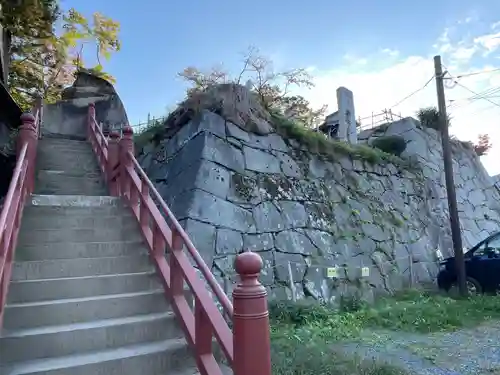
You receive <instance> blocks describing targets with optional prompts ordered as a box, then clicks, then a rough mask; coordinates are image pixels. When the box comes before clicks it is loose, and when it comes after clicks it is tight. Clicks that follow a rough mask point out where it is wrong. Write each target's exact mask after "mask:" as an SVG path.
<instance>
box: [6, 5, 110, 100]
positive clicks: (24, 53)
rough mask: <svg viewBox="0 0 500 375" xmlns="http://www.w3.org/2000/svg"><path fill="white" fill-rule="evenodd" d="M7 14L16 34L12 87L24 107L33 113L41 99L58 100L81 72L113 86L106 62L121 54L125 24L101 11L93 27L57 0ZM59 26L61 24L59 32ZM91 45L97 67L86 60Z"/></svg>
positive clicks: (8, 26) (9, 27)
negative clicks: (66, 9) (64, 9)
mask: <svg viewBox="0 0 500 375" xmlns="http://www.w3.org/2000/svg"><path fill="white" fill-rule="evenodd" d="M3 12H4V16H3V20H2V22H3V25H4V27H6V29H7V30H9V31H10V32H11V34H12V44H11V48H10V69H9V81H8V84H9V89H10V92H11V95H12V96H13V97H14V99H15V100H16V101H17V102H18V104H19V105H20V106H21V107H23V108H29V107H30V106H31V104H32V102H33V99H34V97H36V96H39V95H40V96H42V97H43V98H44V100H45V101H46V102H48V103H53V102H54V101H57V100H58V99H60V96H61V92H62V90H63V89H64V88H65V87H66V86H69V85H70V84H71V83H72V81H73V80H74V73H75V71H77V70H79V69H86V70H88V71H90V72H91V73H94V74H96V75H98V76H102V77H103V78H105V79H108V80H110V81H112V82H113V81H114V79H113V77H111V76H110V75H109V74H107V73H105V72H104V70H103V66H102V63H101V60H102V58H104V59H105V60H107V59H109V58H110V56H111V54H112V53H113V52H116V51H119V50H120V41H119V37H118V34H119V30H120V25H119V24H118V23H117V22H115V21H113V20H112V19H111V18H109V17H106V16H104V15H102V14H101V13H98V12H96V13H94V15H93V19H92V22H89V20H87V19H86V18H85V17H84V16H83V15H82V14H81V13H79V12H78V11H76V10H75V9H70V10H69V11H67V12H64V13H63V12H61V11H60V8H59V3H58V1H54V0H42V1H40V0H27V1H24V2H21V4H20V5H18V6H11V7H6V8H5V9H4V10H3ZM24 16H26V18H25V17H24ZM57 22H60V23H61V25H62V27H61V28H60V30H58V31H56V29H55V27H54V25H55V24H56V23H57ZM31 26H32V27H31ZM89 44H94V46H95V56H96V60H97V64H96V65H95V66H92V67H86V66H85V64H84V61H83V51H84V48H85V47H86V46H88V45H89Z"/></svg>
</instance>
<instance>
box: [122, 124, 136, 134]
mask: <svg viewBox="0 0 500 375" xmlns="http://www.w3.org/2000/svg"><path fill="white" fill-rule="evenodd" d="M123 135H124V136H128V137H131V136H133V135H134V129H132V127H131V126H130V125H126V126H125V127H124V128H123Z"/></svg>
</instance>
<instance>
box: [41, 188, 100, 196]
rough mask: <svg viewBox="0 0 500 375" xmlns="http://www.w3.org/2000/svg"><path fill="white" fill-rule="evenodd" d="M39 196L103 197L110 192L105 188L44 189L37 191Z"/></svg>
mask: <svg viewBox="0 0 500 375" xmlns="http://www.w3.org/2000/svg"><path fill="white" fill-rule="evenodd" d="M35 190H36V193H37V194H53V195H76V194H85V195H87V196H101V195H106V194H107V193H108V190H107V189H106V188H105V187H101V188H91V189H89V188H78V187H77V188H72V189H68V188H48V187H43V188H40V189H35Z"/></svg>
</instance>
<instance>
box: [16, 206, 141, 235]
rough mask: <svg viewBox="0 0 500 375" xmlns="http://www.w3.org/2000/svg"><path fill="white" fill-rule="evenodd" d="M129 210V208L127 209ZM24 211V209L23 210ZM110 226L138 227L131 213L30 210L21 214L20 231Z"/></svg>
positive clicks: (118, 227)
mask: <svg viewBox="0 0 500 375" xmlns="http://www.w3.org/2000/svg"><path fill="white" fill-rule="evenodd" d="M129 211H130V210H129ZM25 213H26V211H25ZM106 226H112V227H113V228H117V229H120V228H123V227H129V228H132V227H134V226H135V228H136V229H138V228H139V227H138V223H137V219H136V218H135V217H134V216H132V213H131V212H129V214H124V215H99V216H94V215H68V216H64V215H61V214H59V213H55V214H52V215H47V214H45V215H41V214H37V213H36V212H33V211H32V212H30V213H29V214H26V215H24V216H23V220H22V224H21V231H23V230H33V229H61V230H65V229H76V228H79V229H90V228H103V227H106Z"/></svg>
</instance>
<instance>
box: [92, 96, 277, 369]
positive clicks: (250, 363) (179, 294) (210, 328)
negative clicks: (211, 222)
mask: <svg viewBox="0 0 500 375" xmlns="http://www.w3.org/2000/svg"><path fill="white" fill-rule="evenodd" d="M88 119H89V126H88V136H89V140H90V141H91V143H92V147H93V149H94V151H95V153H96V155H97V158H98V160H99V165H100V168H101V170H102V172H103V173H104V175H105V176H106V181H107V184H108V187H109V190H110V193H111V194H112V195H114V196H121V197H122V198H123V199H124V200H125V202H126V203H127V205H128V206H129V207H130V208H131V209H132V211H133V213H134V215H135V217H136V218H137V220H138V222H139V224H140V227H141V230H142V233H143V236H144V238H145V241H146V243H147V245H148V247H149V249H150V256H151V259H152V260H153V262H154V264H155V266H156V269H157V271H158V274H159V276H160V278H161V280H162V282H163V286H164V289H165V296H166V297H167V299H168V300H169V301H170V303H171V305H172V308H173V310H174V312H175V314H176V316H177V319H178V321H179V323H180V325H181V327H182V329H183V331H184V334H185V336H186V339H187V342H188V343H189V345H190V346H191V348H192V349H193V352H194V355H195V357H196V361H197V365H198V370H199V371H200V373H201V374H202V375H221V374H222V371H221V367H220V365H219V363H218V362H217V360H216V356H215V355H214V351H213V345H212V343H213V339H214V338H215V340H216V341H217V342H218V344H219V347H220V349H221V350H222V352H223V354H224V356H225V357H226V360H227V363H228V364H229V366H230V367H231V368H232V369H233V373H234V374H235V375H271V358H270V339H269V314H268V310H267V293H266V290H265V288H264V287H263V286H262V285H261V284H260V283H259V281H258V277H259V274H260V271H261V268H262V259H261V258H260V256H259V255H257V254H256V253H252V252H245V253H242V254H240V255H239V256H237V258H236V261H235V268H236V272H237V273H238V274H239V276H240V282H239V283H238V285H237V286H236V287H235V289H234V291H233V303H234V307H233V304H231V301H230V300H229V298H228V297H227V296H226V294H225V293H224V292H223V290H222V288H221V287H220V285H219V284H218V282H217V280H216V279H215V277H214V276H213V274H212V273H211V271H210V269H209V268H208V266H207V265H206V264H205V262H204V261H203V259H202V257H201V256H200V254H199V253H198V251H197V250H196V248H195V247H194V245H193V243H192V242H191V240H190V239H189V237H188V235H187V234H186V232H185V231H184V230H183V228H182V227H181V225H180V224H179V222H178V221H177V220H176V218H175V217H174V215H173V213H172V212H171V211H170V209H169V208H168V206H167V204H166V203H165V202H164V200H163V199H162V197H161V196H160V194H159V193H158V191H157V190H156V188H155V187H154V185H153V183H152V182H151V181H150V180H149V178H148V177H147V175H146V173H145V172H144V171H143V170H142V168H141V167H140V165H139V163H138V162H137V160H136V159H135V157H134V152H133V151H134V143H133V131H132V128H131V127H126V128H125V129H123V136H122V137H121V139H119V138H120V135H119V134H118V133H116V132H112V133H111V134H110V137H109V139H106V138H105V137H104V135H103V133H102V130H101V129H100V128H99V125H98V124H97V122H96V120H95V107H94V106H93V105H92V104H91V105H90V106H89V117H88ZM155 202H156V204H155ZM162 213H163V215H162ZM165 218H166V219H165ZM190 259H191V261H190ZM193 263H194V265H195V266H196V268H195V266H193ZM197 270H198V272H197ZM186 286H187V288H188V289H189V291H190V292H191V295H192V296H193V297H194V308H192V307H191V305H190V304H189V303H188V301H187V299H186V293H185V290H186ZM207 286H208V288H209V289H210V291H211V293H209V290H207ZM211 294H213V295H215V297H216V298H217V300H218V301H219V303H220V305H221V306H222V310H223V312H221V311H220V310H219V309H218V307H217V305H216V303H215V302H214V300H213V297H212V296H211ZM224 315H225V316H227V317H229V319H230V320H232V327H233V329H232V331H231V329H230V327H229V324H228V323H227V321H226V320H225V318H224Z"/></svg>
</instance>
